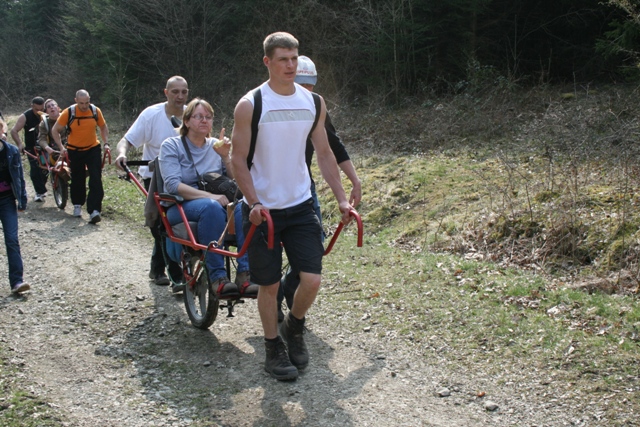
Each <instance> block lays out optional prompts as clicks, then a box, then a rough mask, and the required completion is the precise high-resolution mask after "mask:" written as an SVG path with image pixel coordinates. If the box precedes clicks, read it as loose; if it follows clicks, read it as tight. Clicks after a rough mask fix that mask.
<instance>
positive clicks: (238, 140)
mask: <svg viewBox="0 0 640 427" xmlns="http://www.w3.org/2000/svg"><path fill="white" fill-rule="evenodd" d="M233 115H234V125H233V132H232V133H231V167H232V169H233V176H234V177H235V180H236V182H237V183H238V187H240V191H242V194H243V195H244V197H245V198H246V199H247V203H249V205H250V206H251V205H253V204H254V203H257V202H259V201H260V200H258V196H257V194H256V190H255V187H254V186H253V179H252V178H251V173H250V172H249V167H248V166H247V156H248V155H249V148H250V146H251V118H252V117H253V105H252V104H251V102H250V101H249V100H247V99H241V100H240V101H239V102H238V104H237V105H236V109H235V111H234V113H233ZM262 208H263V206H262V205H256V207H255V208H254V209H252V210H251V214H250V215H249V219H250V220H251V222H252V223H254V224H260V223H261V222H262V216H261V214H260V209H262Z"/></svg>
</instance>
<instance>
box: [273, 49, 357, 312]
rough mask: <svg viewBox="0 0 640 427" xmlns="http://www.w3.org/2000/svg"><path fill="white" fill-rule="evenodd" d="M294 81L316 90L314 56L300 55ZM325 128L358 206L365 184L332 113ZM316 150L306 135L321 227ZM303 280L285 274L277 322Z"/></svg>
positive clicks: (296, 274) (294, 273)
mask: <svg viewBox="0 0 640 427" xmlns="http://www.w3.org/2000/svg"><path fill="white" fill-rule="evenodd" d="M295 82H296V83H298V84H299V85H300V86H302V87H303V88H305V89H307V90H308V91H309V92H313V89H314V87H315V85H316V83H317V82H318V72H317V70H316V65H315V64H314V63H313V61H312V60H311V58H309V57H307V56H304V55H300V56H299V57H298V69H297V71H296V78H295ZM324 127H325V130H326V131H327V139H328V140H329V146H330V147H331V151H332V152H333V155H334V156H335V157H336V162H337V163H338V167H340V169H341V170H342V172H344V174H345V175H346V176H347V178H349V181H351V186H352V187H351V195H350V196H349V203H351V205H352V206H353V207H354V208H356V207H358V204H359V203H360V199H361V198H362V185H361V183H360V178H358V174H357V173H356V168H355V167H354V166H353V163H352V162H351V158H350V157H349V153H348V152H347V149H346V148H345V146H344V144H343V143H342V140H341V139H340V137H339V136H338V134H337V133H336V129H335V128H334V127H333V124H332V123H331V118H330V117H329V113H328V112H327V115H326V117H325V121H324ZM314 152H315V150H314V148H313V143H312V142H311V139H310V138H307V148H306V151H305V160H306V163H307V169H308V171H309V177H310V178H311V197H312V198H313V209H314V210H315V212H316V215H317V216H318V220H320V226H322V212H321V210H320V202H319V201H318V194H317V193H316V183H315V181H314V180H313V176H312V175H311V162H312V161H313V153H314ZM324 237H325V236H324V231H323V233H322V241H323V242H324ZM299 283H300V277H299V275H298V272H297V271H295V270H292V269H291V268H289V269H288V271H287V273H286V274H285V275H284V276H283V277H282V281H281V284H280V290H279V292H278V321H279V322H281V321H282V320H284V312H283V311H282V302H283V300H284V299H286V302H287V307H288V308H289V310H291V306H292V305H293V295H294V293H295V291H296V289H297V288H298V284H299Z"/></svg>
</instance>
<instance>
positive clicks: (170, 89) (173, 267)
mask: <svg viewBox="0 0 640 427" xmlns="http://www.w3.org/2000/svg"><path fill="white" fill-rule="evenodd" d="M164 94H165V96H166V97H167V101H166V102H161V103H159V104H154V105H152V106H150V107H147V108H146V109H145V110H144V111H142V113H140V115H139V116H138V118H137V119H136V121H135V122H134V123H133V125H131V127H130V128H129V130H128V131H127V133H126V134H125V135H124V137H123V138H122V139H121V140H120V142H118V147H117V153H118V157H117V158H116V166H117V167H118V168H120V169H123V165H124V164H126V163H127V153H128V151H129V149H130V148H131V147H135V148H140V147H142V160H153V159H155V158H156V157H157V156H158V155H159V154H160V146H161V145H162V142H163V141H164V140H165V139H167V138H171V137H173V136H177V135H178V132H177V130H176V129H175V128H174V124H173V123H172V122H171V117H172V116H175V117H176V118H177V119H180V120H181V119H182V113H183V112H184V109H185V104H186V102H187V98H188V96H189V87H188V85H187V81H186V80H185V79H184V78H183V77H180V76H173V77H171V78H170V79H169V80H167V86H166V87H165V89H164ZM138 173H139V174H140V176H141V177H142V179H143V182H144V186H145V188H146V189H147V190H148V189H149V184H150V182H151V177H152V176H153V175H152V173H151V172H149V168H148V167H147V166H140V168H139V169H138ZM151 234H152V235H153V237H154V240H155V245H154V248H153V253H152V255H151V268H150V271H149V277H150V278H151V279H153V280H154V281H155V283H156V285H161V286H167V285H169V283H171V281H170V280H169V278H168V277H167V275H166V272H165V267H166V265H165V261H164V257H163V255H162V239H161V237H160V234H159V232H158V230H157V229H155V228H152V229H151ZM168 268H169V275H170V276H171V278H172V279H173V284H172V290H173V292H174V293H176V292H180V291H182V290H183V289H184V284H183V283H182V272H181V270H180V266H179V265H178V264H176V263H174V262H173V261H170V262H169V266H168Z"/></svg>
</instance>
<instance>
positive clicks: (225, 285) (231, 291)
mask: <svg viewBox="0 0 640 427" xmlns="http://www.w3.org/2000/svg"><path fill="white" fill-rule="evenodd" d="M213 289H215V290H216V293H217V294H218V298H221V299H233V298H238V297H239V296H240V291H239V290H238V286H237V285H236V284H235V283H233V282H232V281H231V280H229V279H227V278H226V277H221V278H219V279H216V280H214V282H213Z"/></svg>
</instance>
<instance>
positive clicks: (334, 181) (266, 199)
mask: <svg viewBox="0 0 640 427" xmlns="http://www.w3.org/2000/svg"><path fill="white" fill-rule="evenodd" d="M263 47H264V58H263V62H264V64H265V66H266V67H267V69H268V70H269V80H268V81H267V82H265V83H264V84H262V85H261V86H260V91H261V94H262V113H261V116H260V121H259V124H258V135H257V139H256V143H255V151H254V152H253V157H252V164H251V167H249V166H248V165H247V158H248V156H249V153H250V149H251V132H252V131H251V121H252V116H253V109H254V104H253V96H252V94H251V93H249V94H247V95H245V96H244V97H243V98H242V99H240V101H239V102H238V104H237V106H236V109H235V115H234V118H235V124H234V128H233V135H232V144H233V145H232V158H231V161H232V166H233V170H234V176H235V178H236V181H237V182H238V185H239V186H240V189H241V190H242V193H243V194H244V204H243V220H244V221H243V222H244V227H245V232H246V231H248V229H249V227H250V226H251V224H252V223H253V224H256V225H259V229H258V230H256V232H255V233H254V237H253V239H252V241H251V244H250V246H249V265H251V281H252V282H254V283H256V284H258V285H260V291H259V293H258V311H259V312H260V319H261V321H262V328H263V330H264V337H265V349H266V358H265V370H266V371H267V372H268V373H269V374H271V376H272V377H274V378H276V379H278V380H294V379H296V378H297V377H298V371H299V370H302V369H304V368H305V367H306V366H307V364H308V363H309V354H308V352H307V348H306V345H305V343H304V338H303V331H304V322H305V315H306V313H307V311H308V310H309V308H310V307H311V305H312V304H313V302H314V300H315V298H316V295H317V294H318V289H319V288H320V281H321V273H322V254H323V252H324V247H323V245H322V239H321V236H322V227H321V226H320V223H319V221H318V217H317V216H316V215H315V211H314V209H313V201H312V199H311V190H310V188H311V179H310V177H309V172H308V170H307V165H306V163H305V147H306V141H307V137H308V136H309V135H310V136H311V140H312V142H313V146H314V148H315V151H316V153H317V159H318V166H319V167H320V171H321V172H322V176H323V177H324V179H325V181H326V182H327V184H329V187H331V190H332V191H333V194H334V195H335V197H336V199H337V201H338V206H339V209H340V212H341V213H342V221H343V222H344V223H345V224H346V223H348V222H349V221H350V215H349V212H350V211H351V209H352V207H351V205H350V204H349V200H348V199H347V196H346V194H345V192H344V189H343V188H342V183H341V181H340V172H339V170H338V165H337V164H336V159H335V157H334V155H333V153H332V151H331V148H330V147H329V142H328V141H327V134H326V131H325V126H324V120H325V115H326V107H325V103H324V100H323V99H322V98H320V111H319V118H318V122H317V125H316V126H315V128H313V131H312V132H311V130H312V127H313V122H314V119H315V117H316V107H315V105H314V101H313V97H312V95H311V93H310V92H308V91H307V90H305V89H303V88H302V87H301V86H299V85H297V84H295V83H294V79H295V77H296V71H297V67H298V41H297V40H296V39H295V38H294V37H293V36H292V35H291V34H288V33H283V32H278V33H273V34H270V35H269V36H267V38H266V39H265V40H264V43H263ZM309 132H311V134H309ZM263 210H265V211H268V212H269V213H270V214H271V217H272V219H273V224H274V237H275V241H274V249H273V250H269V249H267V246H266V242H265V239H264V237H263V236H266V234H267V228H266V224H263V217H262V214H261V211H263ZM281 242H282V243H283V245H284V250H285V251H286V254H287V259H288V261H289V263H290V264H291V266H292V267H294V268H296V269H297V270H298V271H300V286H299V287H298V289H297V291H296V293H295V296H294V299H293V300H294V304H293V308H292V310H291V311H290V312H289V313H288V314H287V317H286V318H285V319H284V321H283V322H282V324H281V326H280V331H279V332H280V334H278V314H277V313H278V312H277V304H276V298H277V294H278V287H279V285H280V277H281V273H282V271H281V270H282V246H281V245H280V243H281Z"/></svg>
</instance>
